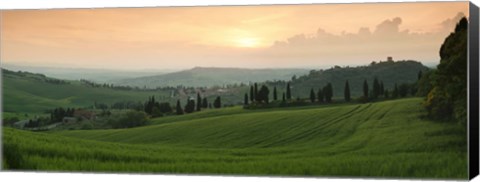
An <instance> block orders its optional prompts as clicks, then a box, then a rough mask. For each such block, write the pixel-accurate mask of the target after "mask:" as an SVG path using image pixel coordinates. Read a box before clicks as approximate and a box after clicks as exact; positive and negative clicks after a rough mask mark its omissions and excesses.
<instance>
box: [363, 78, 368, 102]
mask: <svg viewBox="0 0 480 182" xmlns="http://www.w3.org/2000/svg"><path fill="white" fill-rule="evenodd" d="M363 96H364V97H365V98H368V83H367V80H364V81H363Z"/></svg>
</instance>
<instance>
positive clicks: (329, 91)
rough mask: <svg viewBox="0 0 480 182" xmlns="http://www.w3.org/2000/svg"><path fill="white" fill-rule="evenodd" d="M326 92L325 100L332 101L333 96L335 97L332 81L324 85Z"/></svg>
mask: <svg viewBox="0 0 480 182" xmlns="http://www.w3.org/2000/svg"><path fill="white" fill-rule="evenodd" d="M323 92H324V94H325V101H326V102H332V97H333V88H332V84H331V83H328V84H327V85H326V86H325V87H324V91H323Z"/></svg>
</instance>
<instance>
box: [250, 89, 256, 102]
mask: <svg viewBox="0 0 480 182" xmlns="http://www.w3.org/2000/svg"><path fill="white" fill-rule="evenodd" d="M254 100H255V93H254V91H253V86H250V101H251V102H253V101H254Z"/></svg>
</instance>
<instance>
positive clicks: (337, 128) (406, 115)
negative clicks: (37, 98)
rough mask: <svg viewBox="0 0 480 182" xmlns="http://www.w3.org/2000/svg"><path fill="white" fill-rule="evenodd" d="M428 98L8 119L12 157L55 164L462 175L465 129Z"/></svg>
mask: <svg viewBox="0 0 480 182" xmlns="http://www.w3.org/2000/svg"><path fill="white" fill-rule="evenodd" d="M420 101H421V99H418V98H413V99H401V100H394V101H385V102H380V103H373V104H355V105H343V106H333V107H325V108H305V109H293V110H291V111H289V110H284V111H265V112H254V113H238V114H234V113H232V115H230V116H229V115H222V116H210V117H206V118H202V119H193V120H183V121H182V120H179V121H176V122H171V123H165V124H158V125H151V126H146V127H140V128H132V129H116V130H95V131H62V132H52V133H32V132H26V131H20V130H15V129H10V128H5V129H4V130H3V131H4V135H3V136H4V148H6V149H7V150H6V152H5V154H4V159H8V160H7V162H6V163H4V165H5V166H6V167H7V169H41V170H55V171H58V170H60V171H71V170H75V171H97V172H98V171H116V172H121V171H125V172H127V171H128V172H143V173H145V172H156V173H200V174H212V173H217V174H218V173H220V174H250V175H300V176H312V175H314V176H318V175H322V176H377V177H378V176H384V177H409V178H411V177H416V178H430V179H431V178H441V179H445V178H454V179H464V178H465V177H466V175H467V174H466V171H467V170H466V168H467V156H466V154H467V152H466V138H465V133H464V132H463V130H462V129H461V128H459V125H456V124H454V123H436V122H432V121H428V120H423V119H421V116H422V115H424V114H425V112H424V110H423V109H422V108H421V106H420V104H419V103H420ZM228 112H232V111H228ZM66 136H67V137H66ZM14 156H16V157H14ZM47 161H48V162H47Z"/></svg>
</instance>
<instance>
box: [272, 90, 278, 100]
mask: <svg viewBox="0 0 480 182" xmlns="http://www.w3.org/2000/svg"><path fill="white" fill-rule="evenodd" d="M273 100H277V87H273Z"/></svg>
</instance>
